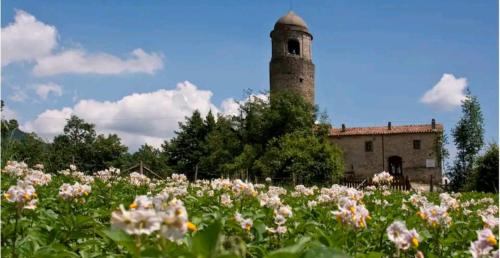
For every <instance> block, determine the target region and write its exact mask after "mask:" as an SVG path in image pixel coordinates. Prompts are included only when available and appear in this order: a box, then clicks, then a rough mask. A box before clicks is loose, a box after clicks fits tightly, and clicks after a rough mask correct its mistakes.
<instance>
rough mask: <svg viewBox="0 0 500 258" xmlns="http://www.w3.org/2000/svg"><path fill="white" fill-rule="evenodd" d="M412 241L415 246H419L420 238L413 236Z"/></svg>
mask: <svg viewBox="0 0 500 258" xmlns="http://www.w3.org/2000/svg"><path fill="white" fill-rule="evenodd" d="M411 243H412V244H413V246H414V247H418V239H417V238H416V237H412V238H411Z"/></svg>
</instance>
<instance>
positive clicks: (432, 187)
mask: <svg viewBox="0 0 500 258" xmlns="http://www.w3.org/2000/svg"><path fill="white" fill-rule="evenodd" d="M429 187H430V190H429V191H431V192H432V191H434V185H433V184H432V175H431V183H430V186H429Z"/></svg>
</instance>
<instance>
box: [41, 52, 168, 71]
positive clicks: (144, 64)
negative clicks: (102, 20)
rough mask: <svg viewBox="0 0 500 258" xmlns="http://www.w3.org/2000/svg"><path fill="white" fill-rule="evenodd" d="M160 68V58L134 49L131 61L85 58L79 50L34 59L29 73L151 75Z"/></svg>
mask: <svg viewBox="0 0 500 258" xmlns="http://www.w3.org/2000/svg"><path fill="white" fill-rule="evenodd" d="M162 68H163V57H162V55H161V54H158V53H154V52H152V53H149V54H148V53H146V52H144V50H142V49H140V48H138V49H135V50H134V51H132V53H131V57H130V58H127V59H120V58H119V57H116V56H113V55H110V54H106V53H98V54H88V53H86V52H85V51H83V50H76V49H75V50H67V51H63V52H61V53H58V54H54V55H50V56H46V57H43V58H40V59H38V61H37V64H36V65H35V67H34V68H33V72H34V73H35V75H38V76H47V75H55V74H64V73H65V74H89V73H92V74H122V73H147V74H153V73H155V72H156V71H157V70H160V69H162Z"/></svg>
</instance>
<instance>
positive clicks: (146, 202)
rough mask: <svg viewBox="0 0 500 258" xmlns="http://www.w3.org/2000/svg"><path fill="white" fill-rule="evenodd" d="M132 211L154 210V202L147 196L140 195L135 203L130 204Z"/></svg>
mask: <svg viewBox="0 0 500 258" xmlns="http://www.w3.org/2000/svg"><path fill="white" fill-rule="evenodd" d="M129 208H130V209H138V210H141V209H142V210H143V209H150V208H153V200H151V198H149V197H148V196H146V195H139V196H136V197H135V200H134V202H132V204H130V207H129Z"/></svg>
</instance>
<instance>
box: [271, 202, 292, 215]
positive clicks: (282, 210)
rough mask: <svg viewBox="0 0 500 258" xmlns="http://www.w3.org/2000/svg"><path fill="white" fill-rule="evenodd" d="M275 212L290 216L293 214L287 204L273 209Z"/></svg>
mask: <svg viewBox="0 0 500 258" xmlns="http://www.w3.org/2000/svg"><path fill="white" fill-rule="evenodd" d="M274 213H275V214H278V215H282V216H283V217H286V218H290V217H291V216H292V214H293V212H292V208H291V207H290V206H288V205H283V206H280V207H279V208H278V209H277V210H274Z"/></svg>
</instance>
